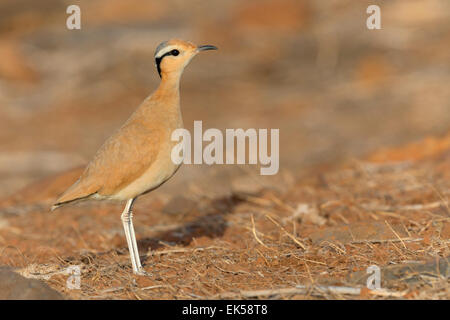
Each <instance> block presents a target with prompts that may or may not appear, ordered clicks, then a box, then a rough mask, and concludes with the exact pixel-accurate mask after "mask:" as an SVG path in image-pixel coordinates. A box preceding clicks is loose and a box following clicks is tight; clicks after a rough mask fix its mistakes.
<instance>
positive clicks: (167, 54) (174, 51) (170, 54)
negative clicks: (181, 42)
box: [155, 49, 180, 77]
mask: <svg viewBox="0 0 450 320" xmlns="http://www.w3.org/2000/svg"><path fill="white" fill-rule="evenodd" d="M179 54H180V51H178V50H177V49H173V50H171V51H169V52H166V53H164V54H163V55H162V56H161V57H159V58H155V63H156V69H158V74H159V77H161V61H162V59H164V57H166V56H175V57H176V56H177V55H179Z"/></svg>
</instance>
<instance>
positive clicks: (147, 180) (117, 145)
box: [51, 39, 217, 275]
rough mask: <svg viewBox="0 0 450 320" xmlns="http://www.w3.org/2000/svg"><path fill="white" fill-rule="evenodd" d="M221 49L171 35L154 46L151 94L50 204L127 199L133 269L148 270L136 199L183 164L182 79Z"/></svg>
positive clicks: (124, 217)
mask: <svg viewBox="0 0 450 320" xmlns="http://www.w3.org/2000/svg"><path fill="white" fill-rule="evenodd" d="M206 50H217V47H216V46H213V45H200V46H197V45H195V44H193V43H192V42H189V41H184V40H180V39H171V40H168V41H164V42H162V43H161V44H159V45H158V46H157V48H156V50H155V54H154V59H155V65H156V69H157V71H158V74H159V76H160V78H161V81H160V83H159V86H158V87H157V89H156V90H155V91H154V92H153V93H152V94H151V95H149V96H148V97H147V98H145V99H144V101H143V102H142V103H141V104H140V105H139V107H138V108H137V109H136V110H135V111H134V113H133V114H132V115H131V116H130V117H129V118H128V120H127V121H126V122H125V123H124V124H123V125H122V126H121V127H120V128H119V129H118V130H117V131H116V132H115V133H114V134H112V135H111V136H110V137H109V138H108V139H107V140H106V141H105V142H104V144H103V145H102V146H101V147H100V149H99V150H98V151H97V152H96V154H95V155H94V157H93V159H92V160H91V161H90V162H89V163H88V165H87V166H86V168H85V169H84V171H83V173H82V174H81V176H80V178H79V179H78V180H77V181H76V182H75V183H74V184H73V185H72V186H70V187H69V188H68V189H67V190H66V191H65V192H64V193H62V195H60V196H59V198H58V199H57V200H56V202H55V203H54V204H53V206H52V207H51V211H54V210H55V209H57V208H59V207H61V206H64V205H66V204H71V203H75V202H79V201H84V200H116V201H122V202H124V201H126V205H125V208H124V210H123V212H122V215H121V220H122V224H123V228H124V232H125V237H126V240H127V244H128V249H129V253H130V260H131V265H132V268H133V273H134V274H137V275H146V274H148V273H147V272H146V271H145V270H144V268H143V267H142V264H141V261H140V258H139V252H138V247H137V243H136V235H135V232H134V226H133V212H132V207H133V204H134V202H135V200H136V199H137V198H138V197H139V196H141V195H144V194H146V193H148V192H150V191H152V190H155V189H156V188H158V187H160V186H161V185H162V184H163V183H164V182H166V181H167V180H168V179H170V178H171V177H172V176H173V175H174V174H175V173H176V172H177V170H178V169H179V167H180V165H181V164H179V163H174V162H173V161H172V159H171V151H172V148H174V146H175V145H176V144H177V142H174V141H172V140H171V134H172V132H173V131H174V130H176V129H179V128H183V119H182V114H181V109H180V89H179V88H180V78H181V75H182V73H183V70H184V68H185V67H186V66H187V65H188V63H189V62H190V61H191V60H192V58H193V57H194V56H196V55H197V54H198V53H199V52H201V51H206Z"/></svg>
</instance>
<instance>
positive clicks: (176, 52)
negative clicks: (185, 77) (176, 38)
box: [170, 49, 180, 57]
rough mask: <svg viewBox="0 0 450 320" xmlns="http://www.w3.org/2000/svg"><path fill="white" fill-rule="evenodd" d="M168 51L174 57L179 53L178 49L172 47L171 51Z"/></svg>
mask: <svg viewBox="0 0 450 320" xmlns="http://www.w3.org/2000/svg"><path fill="white" fill-rule="evenodd" d="M170 53H171V54H172V55H173V56H175V57H176V56H177V55H179V54H180V51H178V50H177V49H173V50H172V51H170Z"/></svg>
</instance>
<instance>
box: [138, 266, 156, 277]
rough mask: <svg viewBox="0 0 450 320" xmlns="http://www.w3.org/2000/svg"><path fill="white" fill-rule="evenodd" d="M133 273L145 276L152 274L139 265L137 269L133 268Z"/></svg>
mask: <svg viewBox="0 0 450 320" xmlns="http://www.w3.org/2000/svg"><path fill="white" fill-rule="evenodd" d="M133 273H134V274H135V275H137V276H147V277H151V276H152V274H151V273H149V272H147V271H145V270H144V268H142V267H140V268H139V269H137V270H133Z"/></svg>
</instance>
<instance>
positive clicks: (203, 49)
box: [197, 44, 218, 51]
mask: <svg viewBox="0 0 450 320" xmlns="http://www.w3.org/2000/svg"><path fill="white" fill-rule="evenodd" d="M206 50H218V49H217V47H215V46H211V45H209V44H207V45H205V46H198V47H197V51H206Z"/></svg>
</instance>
